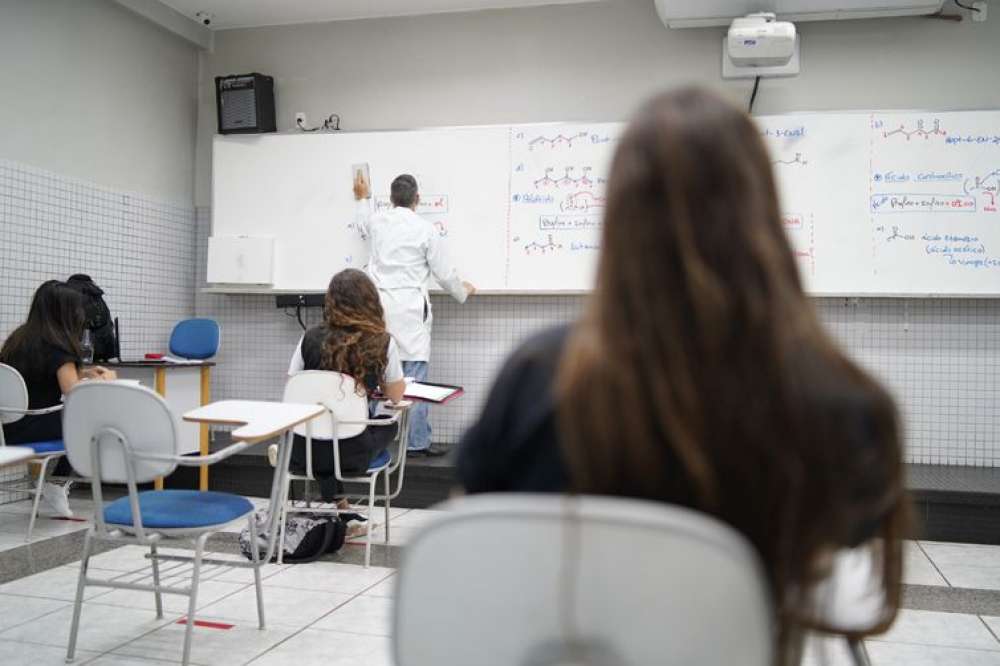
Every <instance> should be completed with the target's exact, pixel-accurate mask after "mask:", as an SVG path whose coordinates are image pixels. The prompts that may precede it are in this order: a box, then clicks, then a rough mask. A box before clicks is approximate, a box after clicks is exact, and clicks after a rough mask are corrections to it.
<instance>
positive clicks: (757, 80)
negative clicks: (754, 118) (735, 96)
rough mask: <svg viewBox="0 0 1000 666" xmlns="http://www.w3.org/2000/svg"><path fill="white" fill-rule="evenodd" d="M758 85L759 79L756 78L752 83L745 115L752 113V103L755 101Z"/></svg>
mask: <svg viewBox="0 0 1000 666" xmlns="http://www.w3.org/2000/svg"><path fill="white" fill-rule="evenodd" d="M759 85H760V77H759V76H758V77H756V78H755V79H754V81H753V92H752V93H750V104H749V106H748V107H747V113H753V103H754V100H756V99H757V87H758V86H759Z"/></svg>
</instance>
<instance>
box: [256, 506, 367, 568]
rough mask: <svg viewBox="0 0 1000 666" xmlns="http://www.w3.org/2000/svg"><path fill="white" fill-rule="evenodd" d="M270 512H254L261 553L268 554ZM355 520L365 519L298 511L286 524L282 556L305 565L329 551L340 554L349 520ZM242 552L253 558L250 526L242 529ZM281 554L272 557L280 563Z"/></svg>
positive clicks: (347, 515) (258, 547)
mask: <svg viewBox="0 0 1000 666" xmlns="http://www.w3.org/2000/svg"><path fill="white" fill-rule="evenodd" d="M268 518H269V514H268V512H267V511H258V512H257V513H255V514H254V521H255V522H256V525H257V553H258V557H264V555H265V554H266V553H267V546H268V540H267V539H268V533H267V523H268ZM351 520H363V519H362V518H361V516H359V515H357V514H354V513H341V514H340V515H339V516H334V515H329V514H318V513H295V514H291V515H289V516H288V518H287V522H286V524H285V552H284V555H283V557H282V559H283V560H284V561H285V562H289V563H296V564H304V563H306V562H315V561H316V560H318V559H319V558H321V557H323V556H324V555H326V554H327V553H336V552H337V551H338V550H340V549H341V548H342V547H343V546H344V541H345V539H346V537H347V523H348V522H349V521H351ZM239 544H240V552H242V553H243V556H244V557H246V558H247V559H248V560H252V559H253V550H252V549H253V545H252V544H251V542H250V528H249V527H245V528H243V531H241V532H240V538H239ZM277 559H278V553H277V552H275V553H274V554H273V555H272V556H271V561H272V562H276V561H277Z"/></svg>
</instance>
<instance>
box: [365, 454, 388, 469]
mask: <svg viewBox="0 0 1000 666" xmlns="http://www.w3.org/2000/svg"><path fill="white" fill-rule="evenodd" d="M389 459H390V458H389V450H388V449H382V452H381V453H379V454H378V455H377V456H375V460H373V461H371V462H370V463H368V471H369V472H372V471H374V470H376V469H378V468H379V467H385V466H386V465H388V464H389Z"/></svg>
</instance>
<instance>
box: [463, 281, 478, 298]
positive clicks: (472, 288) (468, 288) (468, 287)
mask: <svg viewBox="0 0 1000 666" xmlns="http://www.w3.org/2000/svg"><path fill="white" fill-rule="evenodd" d="M462 286H463V287H465V293H466V294H468V295H469V296H472V295H473V294H475V293H476V285H474V284H472V283H471V282H462Z"/></svg>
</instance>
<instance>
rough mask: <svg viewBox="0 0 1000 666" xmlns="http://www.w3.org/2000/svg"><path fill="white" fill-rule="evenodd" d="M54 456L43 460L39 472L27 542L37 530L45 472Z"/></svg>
mask: <svg viewBox="0 0 1000 666" xmlns="http://www.w3.org/2000/svg"><path fill="white" fill-rule="evenodd" d="M51 460H52V458H45V459H44V460H42V468H41V470H39V472H38V483H36V484H35V501H34V502H33V503H32V505H31V519H30V520H29V521H28V536H26V537H25V538H24V540H25V541H26V542H31V534H32V532H34V531H35V519H36V518H37V517H38V503H39V501H40V500H41V499H42V486H44V485H45V472H46V471H47V470H48V468H49V462H50V461H51Z"/></svg>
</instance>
